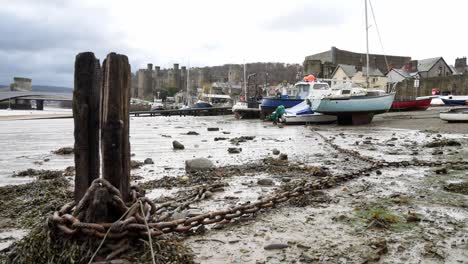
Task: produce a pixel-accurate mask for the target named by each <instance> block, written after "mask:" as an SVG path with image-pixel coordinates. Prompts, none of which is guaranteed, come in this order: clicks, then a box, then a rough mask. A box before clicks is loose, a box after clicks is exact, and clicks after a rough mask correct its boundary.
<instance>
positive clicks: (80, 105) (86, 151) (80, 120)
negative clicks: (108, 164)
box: [73, 52, 101, 203]
mask: <svg viewBox="0 0 468 264" xmlns="http://www.w3.org/2000/svg"><path fill="white" fill-rule="evenodd" d="M100 76H101V72H100V66H99V60H98V59H96V57H95V56H94V53H92V52H83V53H80V54H78V55H77V56H76V59H75V84H74V85H75V88H74V91H73V118H74V123H75V131H74V136H75V170H76V176H75V201H76V202H77V203H78V202H79V201H80V199H81V198H82V197H83V195H84V194H85V192H86V190H87V189H88V187H89V185H90V184H91V182H92V181H93V180H94V179H96V178H98V177H99V102H100V100H99V84H100Z"/></svg>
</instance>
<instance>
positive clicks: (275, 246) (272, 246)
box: [263, 243, 289, 250]
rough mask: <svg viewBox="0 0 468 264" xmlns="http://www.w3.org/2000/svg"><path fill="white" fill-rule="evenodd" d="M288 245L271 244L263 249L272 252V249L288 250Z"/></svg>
mask: <svg viewBox="0 0 468 264" xmlns="http://www.w3.org/2000/svg"><path fill="white" fill-rule="evenodd" d="M288 247H289V245H288V244H283V243H273V244H268V245H266V246H265V247H263V249H265V250H274V249H283V248H288Z"/></svg>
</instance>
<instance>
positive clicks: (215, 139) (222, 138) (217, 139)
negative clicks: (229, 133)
mask: <svg viewBox="0 0 468 264" xmlns="http://www.w3.org/2000/svg"><path fill="white" fill-rule="evenodd" d="M220 140H228V138H225V137H215V138H214V141H220Z"/></svg>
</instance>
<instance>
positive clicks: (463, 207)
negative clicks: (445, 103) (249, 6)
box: [0, 108, 468, 263]
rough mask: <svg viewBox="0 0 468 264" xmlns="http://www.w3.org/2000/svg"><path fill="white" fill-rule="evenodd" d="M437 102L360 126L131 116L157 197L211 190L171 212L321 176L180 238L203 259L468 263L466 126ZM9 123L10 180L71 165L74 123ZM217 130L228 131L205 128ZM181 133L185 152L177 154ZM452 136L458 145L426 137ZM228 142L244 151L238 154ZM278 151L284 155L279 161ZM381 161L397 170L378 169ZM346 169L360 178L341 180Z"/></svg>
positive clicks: (212, 207) (5, 173)
mask: <svg viewBox="0 0 468 264" xmlns="http://www.w3.org/2000/svg"><path fill="white" fill-rule="evenodd" d="M440 110H441V109H440V108H437V109H432V110H431V109H430V110H429V111H425V112H412V113H411V114H409V115H410V116H411V119H406V118H409V117H401V116H403V115H408V114H402V113H388V114H385V115H381V116H378V117H376V118H375V121H374V122H373V123H372V124H371V125H368V126H359V127H342V126H337V125H326V126H285V127H284V128H278V127H277V126H274V125H272V124H270V123H262V122H259V121H257V120H241V121H238V120H234V118H233V117H231V116H222V117H148V118H142V117H140V118H132V119H131V121H130V122H131V123H130V127H131V139H130V140H131V144H132V153H134V156H133V157H132V159H134V160H138V161H142V162H143V161H144V160H145V159H147V158H151V159H152V161H153V163H150V162H148V163H147V164H143V165H142V166H141V167H139V168H136V169H134V170H132V174H133V176H134V177H133V179H135V180H134V183H135V184H138V185H140V186H142V187H144V188H145V189H146V190H147V193H148V196H149V197H151V198H152V199H154V200H155V201H156V202H158V203H163V202H168V201H173V202H174V204H176V205H177V204H179V205H180V201H181V199H182V198H184V197H189V196H190V195H191V194H193V193H194V192H195V193H196V192H198V191H199V190H200V188H205V192H204V195H203V196H202V197H203V198H202V199H198V200H194V201H191V202H189V203H187V204H185V205H184V206H183V207H180V208H182V210H179V211H171V216H170V217H171V218H173V219H176V218H183V217H188V216H193V215H198V214H201V213H204V212H211V211H218V210H221V209H226V208H230V207H233V206H238V205H239V204H247V203H251V202H255V201H257V199H258V198H262V197H267V196H268V195H270V194H272V193H278V192H282V191H285V190H290V189H292V188H294V187H295V186H296V187H297V186H301V184H302V183H303V182H308V181H311V180H317V179H319V180H321V181H322V183H323V184H322V185H320V186H319V187H320V188H319V189H317V190H313V191H309V192H306V193H305V194H304V195H301V196H300V197H296V198H292V199H290V200H288V201H286V202H283V203H279V204H277V205H275V206H274V207H273V208H265V209H262V210H260V211H258V212H257V213H255V214H253V215H248V216H243V217H240V218H238V219H236V220H235V221H233V223H229V224H225V225H222V224H219V223H216V224H212V225H206V226H203V227H201V226H199V227H197V228H196V230H195V231H193V232H190V233H189V234H187V235H182V237H181V238H182V242H183V243H184V244H185V245H186V246H188V247H189V248H191V250H192V251H193V254H194V258H195V261H196V262H199V263H293V262H295V263H316V262H320V263H375V262H378V263H467V261H466V260H467V259H468V253H467V252H468V226H467V224H466V223H467V222H468V210H467V208H468V196H467V195H466V186H467V184H466V182H468V174H467V171H468V164H467V163H466V161H468V136H467V135H466V134H464V133H466V131H468V127H467V125H466V124H447V123H444V122H443V121H440V120H439V119H438V111H440ZM426 116H427V117H426ZM436 116H437V117H436ZM2 124H7V126H2V130H1V131H0V134H1V135H0V136H2V138H3V139H5V140H2V141H0V148H1V149H2V150H3V151H2V152H1V153H0V183H1V184H2V185H6V184H22V183H24V182H31V181H33V180H34V178H31V177H12V175H13V174H14V172H18V171H22V170H26V169H28V168H34V169H49V170H54V169H60V170H63V169H65V168H66V167H68V166H72V165H73V155H57V154H54V153H52V151H55V150H57V149H59V148H61V147H66V146H72V145H73V141H72V138H73V136H72V133H73V127H72V126H73V125H72V120H71V119H63V120H33V121H23V120H14V121H13V120H11V121H4V122H2ZM452 126H453V127H452ZM3 127H5V129H4V128H3ZM215 127H217V128H219V130H215V129H213V130H214V131H208V129H207V128H215ZM17 131H23V132H22V133H18V132H17ZM190 131H193V132H195V133H189V132H190ZM242 137H244V140H243V139H242ZM245 138H248V139H245ZM173 140H177V141H179V142H180V143H182V144H183V145H184V146H185V148H184V149H183V150H174V149H173V146H172V141H173ZM444 140H445V141H444ZM448 140H453V141H456V142H457V143H459V145H457V144H452V145H444V144H435V145H437V147H429V146H432V145H431V144H429V145H428V143H432V142H441V141H442V142H447V141H448ZM229 148H238V149H241V150H240V151H239V153H229V152H228V149H229ZM274 150H275V151H274ZM273 152H275V154H273ZM278 152H279V154H278ZM281 154H287V159H285V156H284V155H283V156H282V157H283V158H282V160H280V155H281ZM198 157H203V158H208V159H209V160H211V161H212V162H213V163H214V165H215V167H216V168H215V169H212V170H210V171H208V172H204V173H186V172H185V161H186V160H189V159H193V158H198ZM368 157H370V159H369V158H368ZM45 160H47V161H45ZM376 161H382V162H384V163H386V164H387V165H388V166H381V167H375V166H373V164H374V163H375V162H376ZM424 162H426V163H424ZM424 164H426V165H424ZM358 171H360V172H359V173H358ZM343 174H349V175H355V176H353V177H352V179H349V180H348V179H345V180H343V179H342V178H339V177H338V178H337V177H333V176H335V175H337V176H338V175H343ZM72 177H73V176H65V179H67V180H68V181H72V179H73V178H72ZM339 179H341V180H339ZM46 181H47V180H46ZM50 181H53V180H50ZM215 185H217V187H216V188H212V189H209V187H210V186H215ZM203 186H204V187H203ZM2 188H3V189H5V188H6V187H0V190H3V189H2ZM8 188H10V187H8ZM207 190H209V191H208V192H207ZM0 193H1V192H0ZM190 197H192V196H190ZM29 202H30V201H29ZM15 206H21V204H16V205H15ZM52 207H53V206H52ZM7 209H8V208H4V209H2V210H7ZM41 209H44V210H45V209H47V206H41ZM53 209H57V208H51V211H52V210H53ZM41 212H43V211H41ZM0 215H2V217H0V218H4V217H3V215H4V214H3V213H2V214H0ZM37 218H40V217H39V216H38V217H37ZM20 219H28V221H29V219H30V218H24V217H23V218H21V217H20ZM7 220H8V221H7ZM3 222H4V223H5V224H4V226H3V227H4V229H3V230H4V231H3V232H2V233H0V235H1V236H0V238H1V237H6V238H7V239H6V240H5V241H4V242H5V243H6V244H7V242H9V243H11V241H15V240H16V239H17V238H18V237H20V236H21V234H22V233H21V232H24V231H17V232H14V230H17V229H19V230H24V229H23V228H25V226H23V225H15V224H12V222H11V221H10V220H9V219H3ZM12 230H13V231H12ZM12 232H14V234H15V236H13V235H11V233H12ZM2 241H3V240H2ZM5 246H6V245H5Z"/></svg>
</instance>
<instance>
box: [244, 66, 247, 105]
mask: <svg viewBox="0 0 468 264" xmlns="http://www.w3.org/2000/svg"><path fill="white" fill-rule="evenodd" d="M244 96H245V101H246V102H247V69H246V66H245V61H244Z"/></svg>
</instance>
